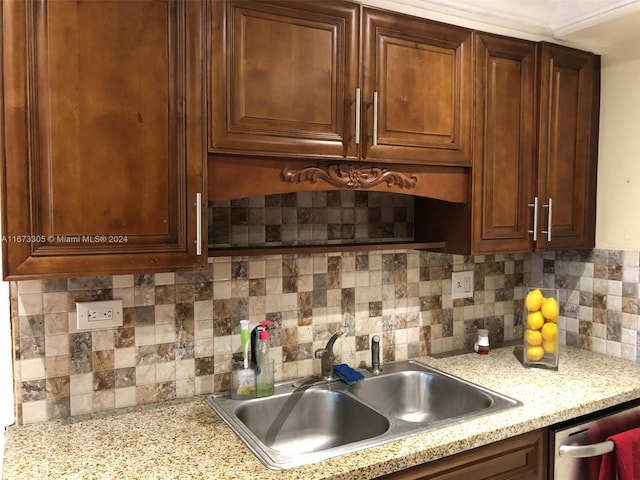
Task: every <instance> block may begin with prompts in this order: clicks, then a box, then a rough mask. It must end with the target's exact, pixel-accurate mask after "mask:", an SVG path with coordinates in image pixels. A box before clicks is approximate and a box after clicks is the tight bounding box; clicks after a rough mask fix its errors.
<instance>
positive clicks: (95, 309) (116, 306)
mask: <svg viewBox="0 0 640 480" xmlns="http://www.w3.org/2000/svg"><path fill="white" fill-rule="evenodd" d="M76 317H77V327H78V330H97V329H100V328H112V327H120V326H122V300H103V301H101V302H76Z"/></svg>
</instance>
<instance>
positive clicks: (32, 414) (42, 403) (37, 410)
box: [22, 400, 47, 425]
mask: <svg viewBox="0 0 640 480" xmlns="http://www.w3.org/2000/svg"><path fill="white" fill-rule="evenodd" d="M46 419H47V402H46V400H39V401H37V402H27V403H23V404H22V422H23V423H24V424H25V425H26V424H29V423H36V422H43V421H45V420H46Z"/></svg>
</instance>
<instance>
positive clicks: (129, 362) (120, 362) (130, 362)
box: [113, 347, 136, 368]
mask: <svg viewBox="0 0 640 480" xmlns="http://www.w3.org/2000/svg"><path fill="white" fill-rule="evenodd" d="M113 364H114V367H115V368H127V367H133V366H135V364H136V349H135V347H128V348H116V349H114V351H113Z"/></svg>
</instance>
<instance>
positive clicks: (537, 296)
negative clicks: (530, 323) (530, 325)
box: [524, 289, 544, 312]
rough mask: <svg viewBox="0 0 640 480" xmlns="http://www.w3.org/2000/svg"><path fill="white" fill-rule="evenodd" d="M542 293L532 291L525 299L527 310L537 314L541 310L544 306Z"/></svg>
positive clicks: (536, 290)
mask: <svg viewBox="0 0 640 480" xmlns="http://www.w3.org/2000/svg"><path fill="white" fill-rule="evenodd" d="M543 298H544V297H543V296H542V292H541V291H540V290H538V289H535V290H532V291H530V292H529V293H528V294H527V296H526V298H525V299H524V306H525V307H527V310H529V311H530V312H536V311H538V310H540V307H541V306H542V299H543Z"/></svg>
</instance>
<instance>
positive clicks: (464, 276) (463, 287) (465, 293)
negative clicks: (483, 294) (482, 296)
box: [451, 270, 473, 300]
mask: <svg viewBox="0 0 640 480" xmlns="http://www.w3.org/2000/svg"><path fill="white" fill-rule="evenodd" d="M472 297H473V270H465V271H463V272H453V273H452V274H451V298H452V299H453V300H456V299H458V298H472Z"/></svg>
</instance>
